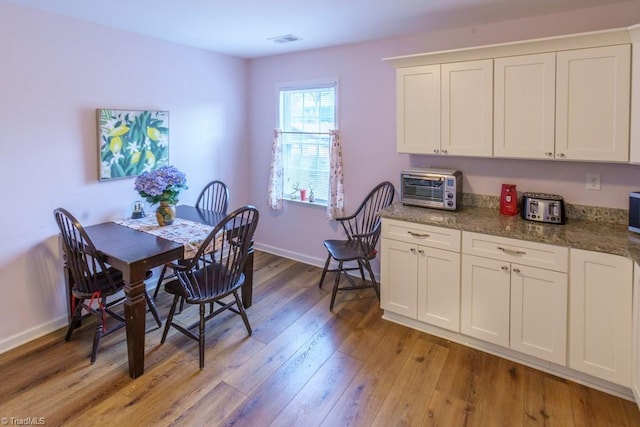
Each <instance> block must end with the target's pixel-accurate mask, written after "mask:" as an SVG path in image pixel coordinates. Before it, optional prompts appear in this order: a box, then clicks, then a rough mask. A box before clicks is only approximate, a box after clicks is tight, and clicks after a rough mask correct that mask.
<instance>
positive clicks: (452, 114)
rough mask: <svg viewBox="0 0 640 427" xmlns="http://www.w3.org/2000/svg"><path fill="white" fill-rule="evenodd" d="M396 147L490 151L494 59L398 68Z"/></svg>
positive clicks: (421, 150) (472, 153)
mask: <svg viewBox="0 0 640 427" xmlns="http://www.w3.org/2000/svg"><path fill="white" fill-rule="evenodd" d="M396 79H397V100H396V105H397V151H398V152H400V153H414V154H442V155H447V154H449V155H457V156H487V157H490V156H491V155H492V135H493V123H492V120H493V118H492V117H493V110H492V106H493V61H492V60H481V61H463V62H456V63H452V64H442V65H440V64H436V65H426V66H420V67H409V68H400V69H398V71H397V74H396Z"/></svg>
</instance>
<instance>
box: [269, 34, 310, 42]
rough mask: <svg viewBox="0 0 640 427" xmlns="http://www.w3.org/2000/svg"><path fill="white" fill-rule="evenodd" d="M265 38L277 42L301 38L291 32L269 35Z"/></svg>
mask: <svg viewBox="0 0 640 427" xmlns="http://www.w3.org/2000/svg"><path fill="white" fill-rule="evenodd" d="M267 40H271V41H272V42H274V43H277V44H283V43H291V42H295V41H298V40H302V39H301V38H300V37H298V36H294V35H293V34H285V35H284V36H278V37H269V38H268V39H267Z"/></svg>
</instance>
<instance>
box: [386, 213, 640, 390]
mask: <svg viewBox="0 0 640 427" xmlns="http://www.w3.org/2000/svg"><path fill="white" fill-rule="evenodd" d="M634 268H635V272H634ZM381 276H382V277H381V289H380V297H381V298H380V299H381V306H382V308H383V309H384V310H385V316H386V317H387V318H389V319H390V320H393V321H397V322H399V323H402V324H405V325H409V326H412V327H416V328H418V329H422V330H426V331H428V332H430V333H434V334H436V335H438V334H439V335H440V336H442V337H444V338H447V339H452V340H454V341H457V342H461V343H466V344H467V345H475V346H478V347H479V348H487V349H488V350H489V351H491V352H495V353H496V354H502V353H503V354H504V355H505V356H506V357H515V358H516V359H520V358H521V359H522V360H523V361H525V363H527V362H529V363H533V365H534V366H538V365H539V366H542V367H543V369H544V368H547V369H549V368H550V367H552V366H557V367H559V368H558V369H555V368H551V369H552V371H554V372H556V373H558V374H560V375H568V377H569V378H571V379H573V378H578V379H579V381H583V382H585V381H586V382H587V383H593V384H598V385H599V386H602V383H605V382H607V383H609V384H610V385H611V386H607V387H609V388H611V389H613V388H615V387H626V388H627V390H628V388H631V390H632V391H633V394H634V395H635V397H636V399H637V400H638V401H639V402H640V265H639V264H638V263H634V262H633V261H632V260H630V259H628V258H624V257H621V256H617V255H611V254H606V253H600V252H592V251H586V250H581V249H569V248H566V247H561V246H555V245H550V244H545V243H537V242H530V241H526V240H520V239H510V238H506V237H499V236H493V235H486V234H481V233H476V232H469V231H462V232H461V231H459V230H453V229H448V228H444V227H433V226H428V225H424V224H415V223H410V222H405V221H399V220H393V219H388V218H384V219H383V220H382V256H381ZM433 326H437V328H434V327H433ZM445 330H446V331H445ZM489 343H490V344H489ZM501 348H502V349H501ZM536 360H539V362H535V361H536ZM532 361H533V362H532ZM549 362H551V363H553V364H555V365H550V364H549ZM567 367H568V368H570V369H567ZM571 372H573V374H571ZM589 377H591V378H592V379H589ZM601 380H604V381H601ZM614 385H615V386H614Z"/></svg>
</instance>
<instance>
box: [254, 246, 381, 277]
mask: <svg viewBox="0 0 640 427" xmlns="http://www.w3.org/2000/svg"><path fill="white" fill-rule="evenodd" d="M253 247H254V249H256V250H258V251H262V252H267V253H270V254H273V255H278V256H281V257H283V258H288V259H292V260H294V261H298V262H301V263H303V264H309V265H313V266H315V267H320V268H324V263H325V262H327V259H326V258H317V257H311V256H307V255H304V254H301V253H299V252H293V251H290V250H287V249H282V248H278V247H276V246H271V245H265V244H263V243H258V242H256V243H254V245H253ZM334 264H335V263H333V262H332V264H331V265H330V266H329V268H335V267H336V265H334ZM349 274H350V275H352V276H356V274H355V273H354V272H353V271H351V272H349ZM373 274H374V276H375V277H376V280H377V281H378V283H380V273H379V272H377V271H374V272H373ZM356 277H359V275H357V276H356ZM365 277H367V276H366V273H365Z"/></svg>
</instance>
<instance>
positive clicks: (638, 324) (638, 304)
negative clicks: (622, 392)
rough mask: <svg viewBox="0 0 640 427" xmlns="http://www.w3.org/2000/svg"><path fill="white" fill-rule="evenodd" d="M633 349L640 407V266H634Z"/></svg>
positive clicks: (633, 382) (633, 381)
mask: <svg viewBox="0 0 640 427" xmlns="http://www.w3.org/2000/svg"><path fill="white" fill-rule="evenodd" d="M631 332H632V334H633V339H632V342H633V349H632V351H631V355H632V358H631V390H632V391H633V396H634V397H635V399H636V403H637V404H638V405H639V406H640V264H638V263H637V262H636V263H634V264H633V327H632V329H631Z"/></svg>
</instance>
